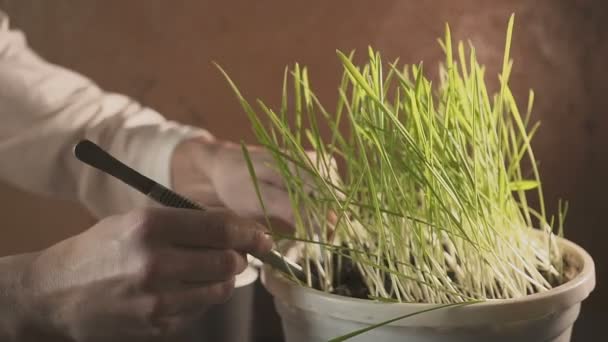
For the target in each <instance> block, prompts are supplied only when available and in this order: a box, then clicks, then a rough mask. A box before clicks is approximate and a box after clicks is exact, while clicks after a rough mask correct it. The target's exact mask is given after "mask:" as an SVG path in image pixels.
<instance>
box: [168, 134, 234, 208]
mask: <svg viewBox="0 0 608 342" xmlns="http://www.w3.org/2000/svg"><path fill="white" fill-rule="evenodd" d="M221 144H222V143H221V142H218V141H217V140H215V139H213V138H210V137H195V138H190V139H186V140H184V141H182V142H181V143H179V144H178V145H177V146H176V148H175V150H174V151H173V155H172V157H171V177H170V178H171V188H172V189H174V190H175V191H177V192H178V193H181V194H183V195H186V196H188V195H190V196H194V197H196V198H193V199H194V200H197V201H200V202H203V203H207V204H212V205H215V204H216V203H215V202H217V195H216V193H215V190H214V187H213V182H212V179H213V178H212V174H213V168H214V165H215V160H216V155H217V152H218V150H219V147H220V145H221Z"/></svg>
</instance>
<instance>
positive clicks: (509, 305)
mask: <svg viewBox="0 0 608 342" xmlns="http://www.w3.org/2000/svg"><path fill="white" fill-rule="evenodd" d="M559 243H560V244H561V246H562V247H563V249H564V252H565V253H567V254H569V256H570V257H571V260H572V261H573V262H574V263H576V264H577V266H578V267H579V268H580V272H579V274H578V275H577V276H575V277H574V278H573V279H572V280H570V281H569V282H567V283H565V284H563V285H560V286H558V287H555V288H553V289H552V290H550V291H547V292H544V293H538V294H534V295H530V296H526V297H523V298H519V299H509V300H488V301H486V302H483V303H478V304H471V305H467V306H457V307H450V308H444V309H439V310H435V311H430V312H426V313H422V314H419V315H415V316H412V317H409V318H405V319H402V320H400V321H396V322H393V323H391V324H388V325H385V326H382V327H379V328H376V329H373V330H371V331H368V332H366V333H364V334H362V335H359V336H357V337H354V338H352V341H373V342H385V341H408V342H444V341H450V342H454V341H466V342H474V341H484V342H487V341H490V342H503V341H504V342H513V341H516V342H528V341H529V342H566V341H570V335H571V333H572V326H573V324H574V321H575V320H576V319H577V317H578V314H579V311H580V307H581V302H582V301H583V300H584V299H585V298H587V296H588V295H589V293H590V292H591V291H592V290H593V288H594V287H595V269H594V264H593V260H592V259H591V257H590V256H589V254H588V253H587V252H586V251H585V250H583V249H582V248H581V247H579V246H577V245H576V244H574V243H572V242H570V241H567V240H564V239H560V241H559ZM262 282H263V284H264V286H265V287H266V289H267V290H268V291H269V292H270V293H271V294H272V295H273V296H274V302H275V306H276V308H277V311H278V313H279V315H280V316H281V320H282V324H283V330H284V333H285V338H286V340H287V342H316V341H327V340H329V339H332V338H334V337H338V336H341V335H344V334H347V333H350V332H353V331H355V330H358V329H362V328H365V327H367V326H369V325H372V324H375V323H379V322H383V321H387V320H389V319H392V318H396V317H399V316H403V315H405V314H407V313H413V312H417V311H421V310H424V309H428V308H430V307H433V306H434V305H429V304H405V303H398V304H391V303H379V302H374V301H371V300H364V299H354V298H349V297H343V296H337V295H332V294H327V293H324V292H321V291H317V290H314V289H310V288H305V287H301V286H298V285H297V284H294V283H293V282H291V281H289V280H287V279H286V278H284V277H282V276H281V275H280V274H278V273H276V272H275V271H272V270H270V269H269V268H268V267H267V266H266V267H264V269H263V273H262Z"/></svg>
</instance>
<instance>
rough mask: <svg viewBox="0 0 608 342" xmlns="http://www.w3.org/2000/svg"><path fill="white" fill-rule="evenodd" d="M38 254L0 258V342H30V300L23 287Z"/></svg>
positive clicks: (32, 322) (31, 325) (31, 328)
mask: <svg viewBox="0 0 608 342" xmlns="http://www.w3.org/2000/svg"><path fill="white" fill-rule="evenodd" d="M36 255H37V254H36V253H28V254H20V255H12V256H7V257H3V258H0V274H1V275H2V276H1V277H0V340H2V341H4V340H5V339H6V340H8V341H29V340H32V339H31V338H29V337H28V336H30V335H31V333H32V332H33V331H34V330H37V329H35V328H34V329H33V327H35V324H34V321H35V319H34V317H33V316H32V311H31V309H30V302H31V298H29V297H30V296H29V295H28V291H27V289H26V288H25V286H24V284H23V278H24V274H25V272H27V270H29V269H30V267H31V264H32V262H33V260H34V259H35V257H36Z"/></svg>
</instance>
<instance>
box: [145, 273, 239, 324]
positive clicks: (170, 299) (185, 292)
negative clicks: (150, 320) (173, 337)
mask: <svg viewBox="0 0 608 342" xmlns="http://www.w3.org/2000/svg"><path fill="white" fill-rule="evenodd" d="M234 284H235V278H234V277H233V278H231V279H229V280H227V281H222V282H216V283H210V284H207V285H205V286H199V287H187V288H183V289H180V290H173V291H167V292H165V293H162V294H160V295H157V296H156V298H155V301H156V303H155V305H156V312H157V316H158V317H169V316H175V315H179V314H182V313H192V312H196V311H197V310H199V309H202V310H204V309H205V308H207V307H208V306H210V305H217V304H222V303H224V302H226V301H227V300H228V299H230V297H231V296H232V293H233V291H234Z"/></svg>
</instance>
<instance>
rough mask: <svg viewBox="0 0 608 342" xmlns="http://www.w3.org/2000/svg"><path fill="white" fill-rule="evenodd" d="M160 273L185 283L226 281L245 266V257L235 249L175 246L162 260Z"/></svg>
mask: <svg viewBox="0 0 608 342" xmlns="http://www.w3.org/2000/svg"><path fill="white" fill-rule="evenodd" d="M163 262H164V264H165V265H166V267H165V269H164V271H163V272H162V274H161V275H160V276H161V277H163V278H164V279H168V280H170V281H179V282H182V283H187V284H200V283H210V282H216V281H226V280H229V279H231V278H233V277H234V276H236V275H237V274H240V273H242V272H243V271H244V270H245V269H246V268H247V265H248V263H247V257H246V255H244V254H242V253H238V252H236V251H235V250H231V249H226V250H220V249H204V250H200V249H187V248H177V249H174V250H173V251H171V253H170V254H169V255H168V257H166V258H165V260H163Z"/></svg>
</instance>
